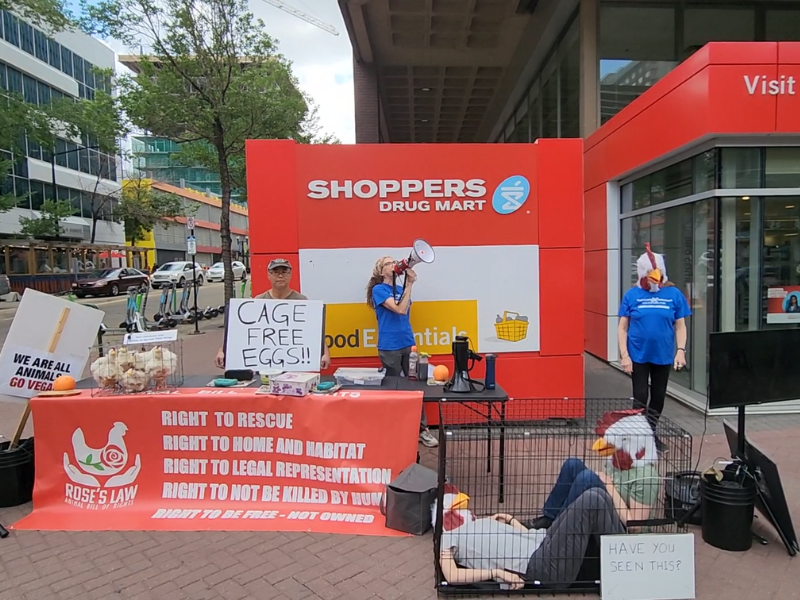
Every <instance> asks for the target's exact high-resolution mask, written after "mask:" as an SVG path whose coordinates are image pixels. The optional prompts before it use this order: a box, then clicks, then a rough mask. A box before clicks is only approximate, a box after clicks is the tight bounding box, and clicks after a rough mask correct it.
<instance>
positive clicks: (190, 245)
mask: <svg viewBox="0 0 800 600" xmlns="http://www.w3.org/2000/svg"><path fill="white" fill-rule="evenodd" d="M194 225H195V223H194V217H186V227H188V228H189V236H188V237H187V238H186V252H187V254H189V256H191V257H192V285H193V286H194V331H192V332H191V334H190V335H200V334H201V333H205V332H204V331H200V319H199V318H198V314H199V311H198V310H197V263H196V262H195V259H194V257H195V256H196V255H197V239H196V238H195V236H194Z"/></svg>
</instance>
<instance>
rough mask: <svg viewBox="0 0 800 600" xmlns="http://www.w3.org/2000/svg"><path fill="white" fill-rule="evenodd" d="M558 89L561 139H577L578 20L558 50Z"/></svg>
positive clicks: (578, 132) (578, 90)
mask: <svg viewBox="0 0 800 600" xmlns="http://www.w3.org/2000/svg"><path fill="white" fill-rule="evenodd" d="M558 52H559V57H558V58H559V65H558V68H559V87H560V99H559V104H560V106H561V130H560V134H559V135H560V137H562V138H577V137H580V136H581V132H580V121H581V119H580V92H581V51H580V35H579V31H578V19H575V20H574V21H573V22H572V25H571V26H570V28H569V30H568V31H567V35H566V36H565V37H564V39H563V40H562V42H561V47H560V48H559V51H558Z"/></svg>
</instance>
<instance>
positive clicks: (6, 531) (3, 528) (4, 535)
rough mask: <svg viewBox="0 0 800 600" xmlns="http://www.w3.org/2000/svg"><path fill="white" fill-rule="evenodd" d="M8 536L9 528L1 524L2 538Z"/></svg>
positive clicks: (0, 534) (0, 532)
mask: <svg viewBox="0 0 800 600" xmlns="http://www.w3.org/2000/svg"><path fill="white" fill-rule="evenodd" d="M7 537H8V529H6V528H5V527H3V526H2V525H0V538H7Z"/></svg>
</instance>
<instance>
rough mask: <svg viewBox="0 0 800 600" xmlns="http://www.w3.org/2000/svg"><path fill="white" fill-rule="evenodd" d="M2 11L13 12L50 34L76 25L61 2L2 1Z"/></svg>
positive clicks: (50, 0)
mask: <svg viewBox="0 0 800 600" xmlns="http://www.w3.org/2000/svg"><path fill="white" fill-rule="evenodd" d="M0 10H8V11H13V12H15V13H16V14H17V15H19V16H20V17H22V18H23V19H25V20H26V21H28V22H29V23H32V24H33V25H37V26H39V27H42V28H44V29H48V30H49V32H48V33H53V32H55V31H60V30H62V29H66V28H67V27H69V26H71V25H73V24H74V22H73V20H72V17H71V15H70V12H69V10H68V9H67V7H66V5H65V4H64V3H63V2H61V0H0Z"/></svg>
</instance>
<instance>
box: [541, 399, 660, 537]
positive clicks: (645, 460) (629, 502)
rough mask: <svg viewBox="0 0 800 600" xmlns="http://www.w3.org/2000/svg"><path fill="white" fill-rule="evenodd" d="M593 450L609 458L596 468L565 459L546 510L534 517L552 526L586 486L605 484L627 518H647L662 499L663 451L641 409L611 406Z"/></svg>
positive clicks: (623, 518) (598, 429)
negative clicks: (660, 453)
mask: <svg viewBox="0 0 800 600" xmlns="http://www.w3.org/2000/svg"><path fill="white" fill-rule="evenodd" d="M595 433H596V434H597V436H598V439H597V441H596V442H595V443H594V445H593V446H592V450H594V451H595V452H597V453H598V454H600V456H604V457H607V458H608V460H607V462H606V464H605V465H604V466H603V469H602V470H600V471H599V472H595V471H593V470H592V469H590V468H589V467H587V466H586V464H584V462H583V461H582V460H580V459H578V458H568V459H567V460H565V461H564V463H563V464H562V465H561V470H560V472H559V474H558V479H557V480H556V484H555V485H554V486H553V489H552V490H551V491H550V494H549V495H548V497H547V500H546V501H545V503H544V507H543V508H542V516H541V517H539V518H537V519H534V520H533V521H531V522H530V523H529V527H531V528H533V529H547V528H548V527H550V526H551V525H552V524H553V522H554V521H555V520H556V519H557V518H558V516H559V515H560V514H561V513H563V512H564V510H566V509H567V507H569V506H570V505H571V504H572V503H573V502H574V501H575V500H576V499H577V498H579V497H580V495H581V494H583V493H584V492H585V491H586V490H590V489H593V488H601V489H605V490H606V491H607V492H608V493H609V495H610V496H611V498H612V500H613V501H614V505H615V506H616V507H617V508H618V510H619V512H620V515H621V518H622V520H623V521H624V522H625V523H627V522H628V521H629V520H636V521H641V520H644V519H647V518H648V517H649V516H650V511H651V509H652V507H653V506H654V505H655V504H656V502H657V500H658V491H659V483H660V479H659V475H658V451H657V448H656V442H655V435H654V434H653V430H652V428H651V426H650V423H649V421H648V420H647V419H646V418H645V416H644V414H643V411H642V410H641V409H638V410H637V409H634V410H627V411H625V410H622V411H612V412H607V413H606V414H604V415H603V416H602V418H601V419H600V420H599V421H598V423H597V427H596V428H595Z"/></svg>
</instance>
